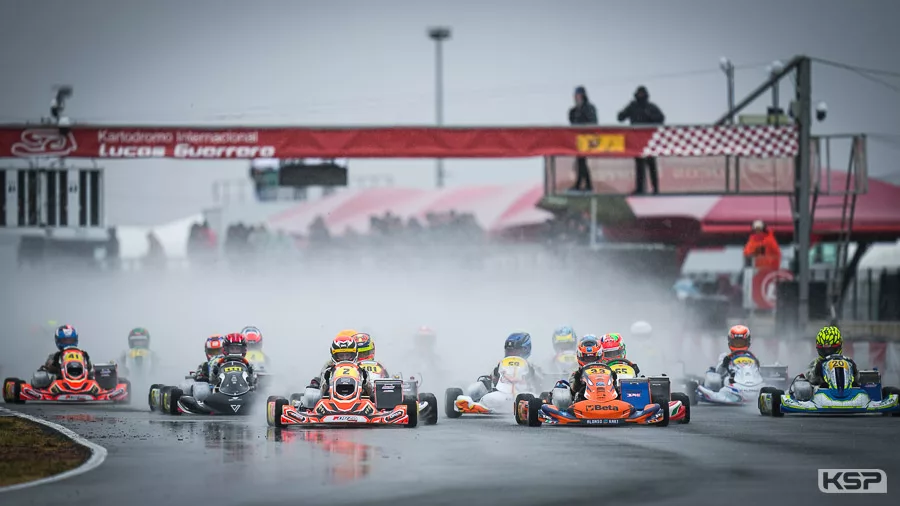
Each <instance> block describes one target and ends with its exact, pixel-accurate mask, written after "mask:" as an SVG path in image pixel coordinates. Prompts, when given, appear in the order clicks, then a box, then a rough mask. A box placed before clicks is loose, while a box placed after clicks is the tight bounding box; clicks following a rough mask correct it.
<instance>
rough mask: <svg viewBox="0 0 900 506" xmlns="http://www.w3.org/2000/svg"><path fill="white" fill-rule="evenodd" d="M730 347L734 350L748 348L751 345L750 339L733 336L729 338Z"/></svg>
mask: <svg viewBox="0 0 900 506" xmlns="http://www.w3.org/2000/svg"><path fill="white" fill-rule="evenodd" d="M728 347H729V348H731V349H732V350H746V349H747V348H749V347H750V339H747V338H746V337H744V336H739V337H732V338H731V339H729V340H728Z"/></svg>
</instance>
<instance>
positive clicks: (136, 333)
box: [119, 327, 157, 364]
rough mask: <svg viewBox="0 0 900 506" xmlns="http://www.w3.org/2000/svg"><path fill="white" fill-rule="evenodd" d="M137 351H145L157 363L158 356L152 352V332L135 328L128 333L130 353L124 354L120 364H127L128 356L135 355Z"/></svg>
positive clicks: (120, 358)
mask: <svg viewBox="0 0 900 506" xmlns="http://www.w3.org/2000/svg"><path fill="white" fill-rule="evenodd" d="M135 350H145V351H147V352H148V353H150V356H151V358H152V359H153V362H154V363H155V362H156V359H157V357H156V354H155V353H153V352H152V351H150V331H148V330H147V329H145V328H143V327H135V328H133V329H131V332H129V333H128V351H126V352H124V353H122V356H120V357H119V363H121V364H127V363H128V355H129V354H131V353H134V351H135Z"/></svg>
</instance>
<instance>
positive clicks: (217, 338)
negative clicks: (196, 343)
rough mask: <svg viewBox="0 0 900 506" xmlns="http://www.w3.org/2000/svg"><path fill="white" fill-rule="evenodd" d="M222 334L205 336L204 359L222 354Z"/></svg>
mask: <svg viewBox="0 0 900 506" xmlns="http://www.w3.org/2000/svg"><path fill="white" fill-rule="evenodd" d="M223 340H224V338H223V337H222V334H213V335H211V336H209V337H207V338H206V359H207V360H209V359H211V358H213V357H215V356H217V355H221V354H222V342H223Z"/></svg>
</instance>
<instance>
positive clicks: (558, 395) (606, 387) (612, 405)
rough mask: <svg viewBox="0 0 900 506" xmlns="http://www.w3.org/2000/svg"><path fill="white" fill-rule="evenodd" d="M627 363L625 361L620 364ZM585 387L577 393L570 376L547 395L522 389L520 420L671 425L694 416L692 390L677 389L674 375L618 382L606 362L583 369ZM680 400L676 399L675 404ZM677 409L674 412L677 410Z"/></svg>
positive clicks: (517, 406) (531, 422)
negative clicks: (674, 389) (689, 394)
mask: <svg viewBox="0 0 900 506" xmlns="http://www.w3.org/2000/svg"><path fill="white" fill-rule="evenodd" d="M621 365H622V364H620V366H621ZM620 368H621V367H620ZM582 380H583V381H584V384H585V388H584V392H580V393H579V394H578V395H577V396H576V397H575V398H574V399H573V397H572V392H571V390H570V389H569V385H568V384H567V383H566V382H562V381H561V382H559V383H557V385H556V387H554V388H553V390H552V391H550V392H549V393H548V395H546V397H545V395H542V396H541V397H534V396H533V395H531V394H519V395H518V396H517V397H516V402H515V410H514V416H515V419H516V423H517V424H519V425H528V426H529V427H540V426H541V425H542V424H547V425H574V426H596V425H601V426H602V425H625V424H631V425H655V426H657V427H666V426H668V425H669V422H670V421H673V420H674V421H677V422H679V423H689V422H690V411H689V409H690V408H689V406H688V399H687V396H686V395H685V394H683V393H677V392H676V393H671V392H670V388H671V385H670V382H669V378H668V377H666V376H661V377H651V378H634V377H631V378H628V377H623V378H619V379H618V381H617V382H616V383H618V385H616V384H614V382H613V369H612V368H611V367H610V366H609V365H607V364H604V363H602V362H598V363H595V364H590V365H588V366H587V367H585V368H584V370H583V371H582ZM672 402H674V404H671V403H672ZM673 413H674V415H673Z"/></svg>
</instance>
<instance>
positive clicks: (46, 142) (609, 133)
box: [0, 126, 657, 159]
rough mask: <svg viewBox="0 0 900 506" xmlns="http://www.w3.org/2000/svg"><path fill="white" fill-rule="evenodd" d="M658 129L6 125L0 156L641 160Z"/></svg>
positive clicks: (1, 130)
mask: <svg viewBox="0 0 900 506" xmlns="http://www.w3.org/2000/svg"><path fill="white" fill-rule="evenodd" d="M656 130H657V129H656V128H644V129H630V128H604V127H599V128H598V127H594V128H565V127H556V128H504V127H499V128H430V127H418V128H417V127H383V128H191V127H158V128H154V127H135V128H128V127H110V128H100V127H88V126H78V127H73V128H71V129H69V130H68V131H67V132H65V133H61V132H60V130H59V129H57V128H55V127H49V128H48V127H0V157H36V156H48V157H62V156H68V157H79V158H182V159H222V158H244V159H252V158H519V157H535V156H546V155H571V156H575V155H578V156H612V157H633V156H640V155H641V153H642V152H643V150H644V149H645V148H646V146H647V145H648V143H649V142H650V139H651V138H652V137H653V134H654V132H655V131H656Z"/></svg>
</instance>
